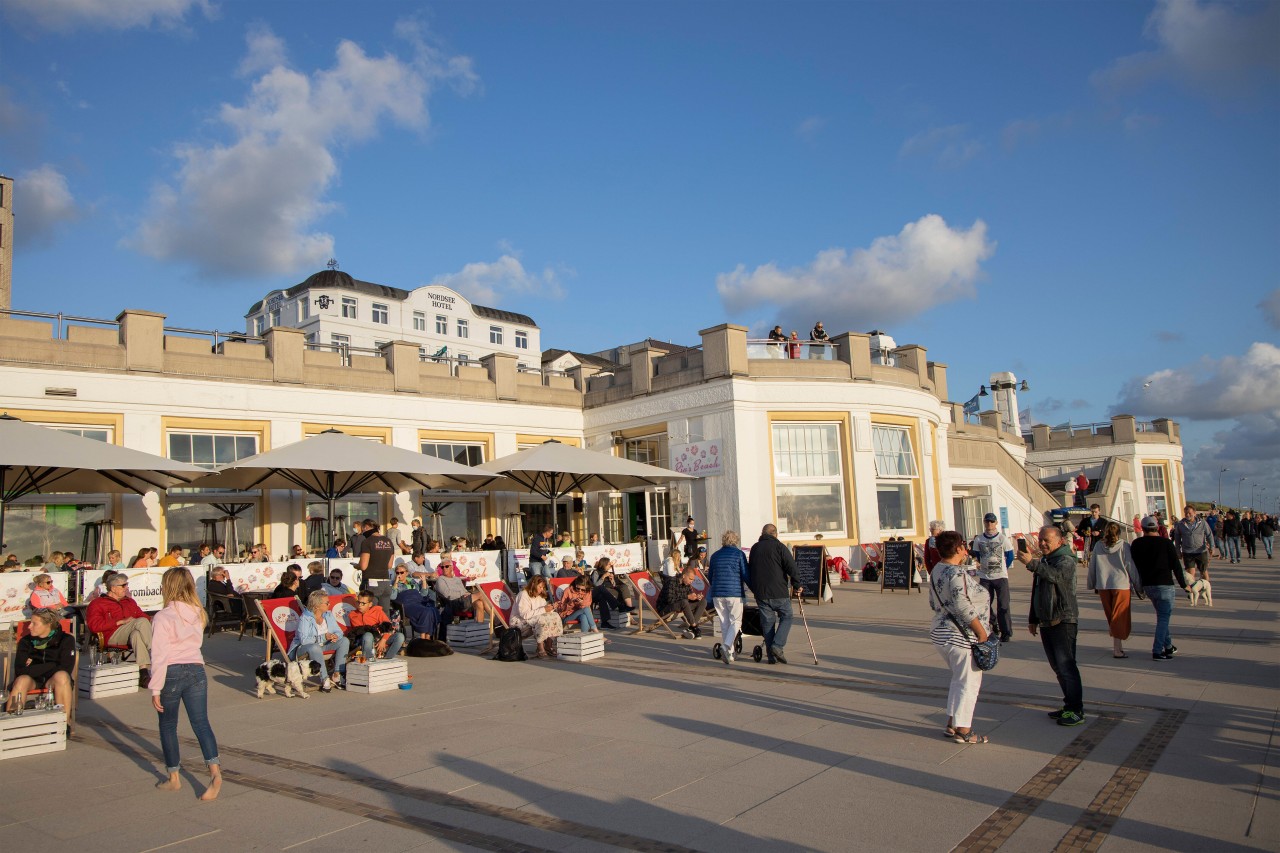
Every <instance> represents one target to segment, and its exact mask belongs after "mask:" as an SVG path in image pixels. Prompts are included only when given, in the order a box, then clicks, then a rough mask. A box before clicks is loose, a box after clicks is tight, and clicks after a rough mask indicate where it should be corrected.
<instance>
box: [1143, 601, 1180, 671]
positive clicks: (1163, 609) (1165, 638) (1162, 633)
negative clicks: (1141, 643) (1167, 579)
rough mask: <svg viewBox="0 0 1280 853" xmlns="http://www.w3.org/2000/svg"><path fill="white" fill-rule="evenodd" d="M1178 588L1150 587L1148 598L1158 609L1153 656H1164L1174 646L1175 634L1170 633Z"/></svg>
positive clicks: (1152, 644)
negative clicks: (1170, 619)
mask: <svg viewBox="0 0 1280 853" xmlns="http://www.w3.org/2000/svg"><path fill="white" fill-rule="evenodd" d="M1177 591H1178V588H1177V587H1176V586H1149V587H1147V589H1146V592H1147V598H1149V599H1151V605H1152V606H1153V607H1155V609H1156V636H1155V639H1154V640H1152V642H1151V654H1153V655H1159V654H1164V652H1165V650H1167V649H1169V648H1170V647H1171V646H1172V645H1173V634H1172V633H1171V632H1170V631H1169V617H1171V616H1172V615H1173V597H1174V595H1175V594H1176V593H1177Z"/></svg>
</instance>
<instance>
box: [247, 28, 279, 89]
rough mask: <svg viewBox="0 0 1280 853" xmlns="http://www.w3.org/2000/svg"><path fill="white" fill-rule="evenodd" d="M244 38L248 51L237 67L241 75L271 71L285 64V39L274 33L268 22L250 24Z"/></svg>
mask: <svg viewBox="0 0 1280 853" xmlns="http://www.w3.org/2000/svg"><path fill="white" fill-rule="evenodd" d="M244 40H245V45H246V46H247V48H248V51H247V52H246V53H245V57H244V59H242V60H240V67H239V68H238V69H236V73H237V74H239V75H240V76H241V77H249V76H251V75H253V74H258V73H260V72H262V71H270V70H271V69H272V68H275V67H276V66H277V65H284V64H285V57H286V51H285V46H284V39H282V38H280V37H279V36H278V35H276V34H275V33H273V32H272V31H271V28H270V27H268V26H267V25H266V24H262V23H257V24H253V25H252V26H250V27H249V32H248V33H246V34H245V37H244Z"/></svg>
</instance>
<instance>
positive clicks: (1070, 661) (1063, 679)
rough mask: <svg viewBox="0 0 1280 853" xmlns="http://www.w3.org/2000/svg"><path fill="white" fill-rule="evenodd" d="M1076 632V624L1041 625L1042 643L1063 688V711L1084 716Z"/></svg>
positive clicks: (1082, 684)
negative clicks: (1077, 663)
mask: <svg viewBox="0 0 1280 853" xmlns="http://www.w3.org/2000/svg"><path fill="white" fill-rule="evenodd" d="M1076 630H1077V626H1076V623H1075V622H1059V623H1058V624H1057V625H1052V626H1050V625H1041V626H1040V643H1041V645H1043V646H1044V655H1045V657H1047V658H1048V659H1049V668H1050V669H1052V670H1053V674H1054V675H1055V676H1057V678H1058V686H1059V687H1061V688H1062V707H1063V709H1064V710H1067V711H1074V712H1075V713H1077V714H1083V713H1084V683H1083V682H1082V681H1081V680H1080V667H1078V666H1076Z"/></svg>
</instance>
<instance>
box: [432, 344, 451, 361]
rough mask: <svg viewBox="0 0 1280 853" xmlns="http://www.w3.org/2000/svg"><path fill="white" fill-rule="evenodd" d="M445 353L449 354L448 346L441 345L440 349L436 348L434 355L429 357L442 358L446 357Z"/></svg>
mask: <svg viewBox="0 0 1280 853" xmlns="http://www.w3.org/2000/svg"><path fill="white" fill-rule="evenodd" d="M447 355H449V348H448V347H447V346H443V347H440V349H438V350H436V351H435V354H434V355H432V356H431V357H432V358H444V357H446V356H447Z"/></svg>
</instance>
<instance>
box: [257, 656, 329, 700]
mask: <svg viewBox="0 0 1280 853" xmlns="http://www.w3.org/2000/svg"><path fill="white" fill-rule="evenodd" d="M322 671H323V670H322V668H321V666H320V664H318V663H316V662H315V661H313V660H310V659H308V660H304V661H296V660H293V661H289V662H288V663H287V664H286V663H283V662H281V661H278V660H273V661H268V662H267V663H261V664H258V668H257V669H255V670H254V671H253V675H254V677H255V678H256V679H257V680H258V698H259V699H261V698H262V695H263V694H264V693H272V694H274V693H275V692H276V685H277V684H279V685H283V686H284V695H285V698H286V699H287V698H289V697H290V696H292V695H293V694H294V693H297V694H298V696H299V697H301V698H303V699H306V698H308V697H307V691H306V680H307V679H308V678H311V677H313V676H317V675H320V673H321V672H322Z"/></svg>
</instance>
